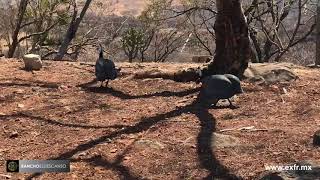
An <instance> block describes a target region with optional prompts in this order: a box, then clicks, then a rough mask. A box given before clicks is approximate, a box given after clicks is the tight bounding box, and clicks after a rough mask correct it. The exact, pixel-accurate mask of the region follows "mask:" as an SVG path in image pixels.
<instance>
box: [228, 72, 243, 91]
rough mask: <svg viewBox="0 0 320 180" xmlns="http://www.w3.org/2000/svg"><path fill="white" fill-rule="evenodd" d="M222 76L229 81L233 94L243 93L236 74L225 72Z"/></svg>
mask: <svg viewBox="0 0 320 180" xmlns="http://www.w3.org/2000/svg"><path fill="white" fill-rule="evenodd" d="M224 76H225V77H226V78H228V79H229V80H230V81H231V83H232V87H233V89H234V93H235V94H241V93H243V90H242V88H241V84H240V79H239V78H238V77H237V76H235V75H232V74H225V75H224Z"/></svg>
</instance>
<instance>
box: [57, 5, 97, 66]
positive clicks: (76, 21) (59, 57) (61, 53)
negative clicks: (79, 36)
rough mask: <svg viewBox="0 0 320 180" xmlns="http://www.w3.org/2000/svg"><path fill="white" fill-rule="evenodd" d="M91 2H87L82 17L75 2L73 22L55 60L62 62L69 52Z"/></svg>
mask: <svg viewBox="0 0 320 180" xmlns="http://www.w3.org/2000/svg"><path fill="white" fill-rule="evenodd" d="M91 2H92V0H86V2H85V4H84V7H83V8H82V10H81V12H80V15H78V10H77V2H76V0H74V1H73V7H74V11H73V16H72V19H71V22H70V24H69V28H68V30H67V32H66V34H65V37H64V39H63V42H62V44H61V45H60V48H59V51H58V53H57V55H56V57H55V60H62V58H63V56H64V55H65V53H66V52H67V50H68V46H69V44H70V42H71V41H72V39H73V38H74V37H75V36H76V33H77V30H78V28H79V25H80V23H81V21H82V19H83V17H84V15H85V14H86V12H87V10H88V8H89V6H90V3H91Z"/></svg>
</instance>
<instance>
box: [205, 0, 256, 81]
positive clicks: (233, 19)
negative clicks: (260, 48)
mask: <svg viewBox="0 0 320 180" xmlns="http://www.w3.org/2000/svg"><path fill="white" fill-rule="evenodd" d="M216 4H217V10H218V14H217V19H216V22H215V25H214V29H215V35H216V54H215V57H214V61H213V62H211V63H210V64H209V65H208V67H206V68H204V69H203V75H204V76H207V75H212V74H225V73H230V74H234V75H236V76H238V77H240V78H242V76H243V73H244V71H245V69H246V68H247V67H248V62H249V59H250V55H251V49H250V39H249V32H248V25H247V20H246V18H245V16H244V13H243V10H242V7H241V3H240V0H216Z"/></svg>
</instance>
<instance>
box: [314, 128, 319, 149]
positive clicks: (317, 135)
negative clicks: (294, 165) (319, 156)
mask: <svg viewBox="0 0 320 180" xmlns="http://www.w3.org/2000/svg"><path fill="white" fill-rule="evenodd" d="M313 145H314V146H320V130H319V131H317V132H315V133H314V135H313Z"/></svg>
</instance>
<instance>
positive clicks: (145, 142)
mask: <svg viewBox="0 0 320 180" xmlns="http://www.w3.org/2000/svg"><path fill="white" fill-rule="evenodd" d="M135 144H136V145H138V146H140V147H149V148H152V149H163V148H164V145H163V144H161V143H160V142H157V141H153V140H148V139H141V140H139V141H137V142H136V143H135Z"/></svg>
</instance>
